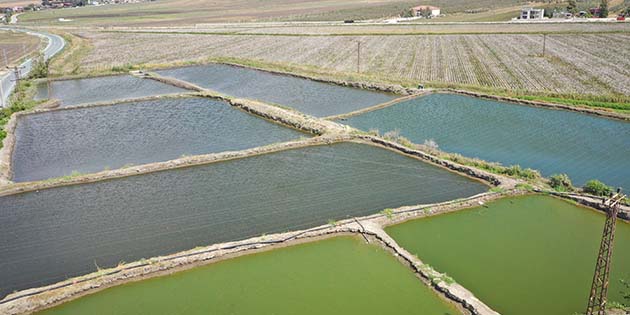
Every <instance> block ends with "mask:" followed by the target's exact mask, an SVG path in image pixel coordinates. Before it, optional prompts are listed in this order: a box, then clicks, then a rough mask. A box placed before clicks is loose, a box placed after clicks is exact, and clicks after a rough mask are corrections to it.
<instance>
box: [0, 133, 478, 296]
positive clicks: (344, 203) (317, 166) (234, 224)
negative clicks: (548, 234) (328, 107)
mask: <svg viewBox="0 0 630 315" xmlns="http://www.w3.org/2000/svg"><path fill="white" fill-rule="evenodd" d="M485 190H487V186H485V185H483V184H481V183H479V182H476V181H473V180H471V179H469V178H466V177H462V176H459V175H457V174H454V173H451V172H448V171H445V170H444V169H441V168H438V167H435V166H432V165H429V164H426V163H423V162H420V161H418V160H415V159H412V158H409V157H406V156H403V155H400V154H397V153H395V152H392V151H389V150H385V149H381V148H378V147H373V146H368V145H360V144H354V143H340V144H334V145H329V146H316V147H309V148H303V149H295V150H289V151H282V152H277V153H272V154H266V155H259V156H253V157H249V158H244V159H238V160H232V161H226V162H221V163H214V164H208V165H202V166H195V167H189V168H183V169H175V170H169V171H162V172H156V173H150V174H144V175H137V176H130V177H126V178H119V179H113V180H108V181H102V182H96V183H90V184H83V185H74V186H65V187H58V188H52V189H43V190H39V191H34V192H29V193H23V194H16V195H11V196H5V197H0V209H2V211H0V226H1V227H2V229H0V279H2V282H1V283H0V295H4V294H6V293H8V292H11V291H13V290H16V289H24V288H29V287H34V286H39V285H43V284H49V283H52V282H56V281H59V280H63V279H66V278H68V277H72V276H77V275H81V274H85V273H88V272H91V271H94V270H95V269H96V267H95V265H98V266H101V267H111V266H115V265H116V264H117V263H118V262H119V261H121V260H122V261H134V260H138V259H140V258H143V257H144V258H149V257H153V256H157V255H162V254H170V253H173V252H177V251H180V250H185V249H190V248H194V247H196V246H200V245H209V244H214V243H218V242H225V241H231V240H239V239H244V238H248V237H252V236H258V235H261V234H263V233H273V232H284V231H289V230H296V229H303V228H308V227H313V226H317V225H321V224H326V223H327V222H328V220H330V219H343V218H348V217H353V216H362V215H367V214H372V213H376V212H377V211H380V210H382V209H384V208H388V207H398V206H402V205H412V204H418V203H432V202H438V201H445V200H451V199H456V198H461V197H466V196H470V195H474V194H477V193H480V192H482V191H485Z"/></svg>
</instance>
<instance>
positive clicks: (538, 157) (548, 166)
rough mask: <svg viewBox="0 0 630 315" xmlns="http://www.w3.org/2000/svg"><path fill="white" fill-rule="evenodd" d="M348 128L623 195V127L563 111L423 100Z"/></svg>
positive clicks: (447, 98)
mask: <svg viewBox="0 0 630 315" xmlns="http://www.w3.org/2000/svg"><path fill="white" fill-rule="evenodd" d="M344 123H347V124H349V125H351V126H353V127H356V128H359V129H363V130H369V129H378V130H379V131H380V132H381V133H384V132H387V131H391V130H396V129H398V130H400V134H401V135H402V136H404V137H407V138H409V139H410V140H411V141H413V142H415V143H419V144H422V143H424V141H425V140H428V139H433V140H435V142H437V144H438V145H439V148H440V149H441V150H443V151H447V152H455V153H460V154H462V155H464V156H468V157H477V158H481V159H483V160H486V161H492V162H500V163H502V164H504V165H513V164H519V165H521V166H522V167H529V168H533V169H536V170H540V171H541V172H542V174H543V175H545V176H549V175H552V174H555V173H566V174H568V175H569V177H570V178H571V179H572V180H573V182H574V184H577V185H583V184H584V183H585V182H586V181H588V180H589V179H599V180H601V181H603V182H605V183H606V184H608V185H614V186H621V187H624V188H626V189H630V158H629V157H630V123H627V122H622V121H616V120H611V119H606V118H600V117H595V116H590V115H585V114H580V113H576V112H570V111H560V110H551V109H545V108H537V107H530V106H524V105H516V104H510V103H503V102H496V101H490V100H484V99H480V98H473V97H468V96H462V95H454V94H431V95H428V96H424V97H420V98H416V99H413V100H409V101H405V102H401V103H399V104H396V105H393V106H390V107H387V108H384V109H381V110H377V111H372V112H368V113H365V114H362V115H358V116H355V117H351V118H348V119H347V121H344Z"/></svg>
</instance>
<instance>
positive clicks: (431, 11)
mask: <svg viewBox="0 0 630 315" xmlns="http://www.w3.org/2000/svg"><path fill="white" fill-rule="evenodd" d="M411 12H412V13H413V16H416V17H419V16H428V17H436V16H439V15H440V8H438V7H434V6H431V5H419V6H417V7H413V8H411ZM425 14H426V15H425Z"/></svg>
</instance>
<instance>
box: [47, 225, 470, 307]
mask: <svg viewBox="0 0 630 315" xmlns="http://www.w3.org/2000/svg"><path fill="white" fill-rule="evenodd" d="M392 310H395V313H396V314H432V315H446V314H459V313H458V311H457V310H456V309H455V308H454V307H453V306H452V305H450V304H449V303H447V302H445V301H443V300H441V299H440V298H439V297H438V296H437V295H436V294H435V293H434V292H432V291H431V290H430V289H428V288H427V287H426V286H425V285H424V284H423V283H422V282H421V281H420V280H419V279H417V278H416V277H415V275H414V274H413V273H412V272H411V271H410V270H409V269H408V268H406V267H405V266H404V265H403V264H401V263H399V262H398V261H397V260H396V259H395V258H394V257H393V256H391V255H390V254H389V253H387V252H385V251H383V250H382V249H380V248H379V247H377V246H375V245H367V244H365V242H364V241H363V240H362V239H359V238H356V237H339V238H334V239H329V240H324V241H319V242H316V243H309V244H302V245H296V246H291V247H288V248H283V249H278V250H273V251H269V252H264V253H260V254H254V255H249V256H243V257H239V258H235V259H231V260H227V261H222V262H219V263H216V264H212V265H208V266H203V267H198V268H195V269H192V270H188V271H184V272H179V273H176V274H173V275H169V276H165V277H159V278H154V279H149V280H145V281H141V282H137V283H131V284H126V285H122V286H118V287H114V288H110V289H107V290H105V291H102V292H98V293H96V294H93V295H89V296H86V297H83V298H81V299H78V300H76V301H72V302H69V303H66V304H62V305H60V306H58V307H55V308H52V309H50V310H47V311H43V312H40V313H38V314H40V315H61V314H112V315H113V314H120V315H124V314H130V315H131V314H152V315H153V314H217V315H224V314H276V315H280V314H287V315H292V314H350V315H351V314H357V315H358V314H374V315H377V314H390V312H392Z"/></svg>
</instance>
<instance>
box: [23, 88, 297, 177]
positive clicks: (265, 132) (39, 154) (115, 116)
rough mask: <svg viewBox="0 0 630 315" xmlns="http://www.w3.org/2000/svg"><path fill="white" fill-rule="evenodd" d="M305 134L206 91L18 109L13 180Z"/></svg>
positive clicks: (244, 146) (88, 170)
mask: <svg viewBox="0 0 630 315" xmlns="http://www.w3.org/2000/svg"><path fill="white" fill-rule="evenodd" d="M300 136H307V135H306V134H303V133H300V132H298V131H295V130H293V129H289V128H285V127H282V126H280V125H277V124H273V123H271V122H268V121H266V120H264V119H259V118H256V117H254V116H252V115H249V114H247V113H244V112H242V111H239V110H237V109H234V108H231V106H229V105H228V104H227V103H224V102H221V101H216V100H212V99H208V98H173V99H161V100H154V101H143V102H134V103H124V104H118V105H115V106H99V107H91V108H78V109H73V110H64V111H54V112H47V113H41V114H34V115H28V116H23V117H22V118H21V119H20V120H19V121H18V125H17V128H16V146H15V150H14V151H13V159H12V164H13V165H12V167H13V181H16V182H23V181H31V180H41V179H47V178H52V177H59V176H65V175H70V174H71V173H72V172H73V171H77V172H80V173H91V172H98V171H102V170H104V169H105V168H111V169H116V168H120V167H122V166H124V165H128V164H134V165H139V164H146V163H151V162H159V161H167V160H172V159H177V158H179V157H181V156H182V155H197V154H205V153H213V152H222V151H235V150H242V149H247V148H252V147H257V146H261V145H266V144H270V143H274V142H282V141H288V140H292V139H297V138H299V137H300Z"/></svg>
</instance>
